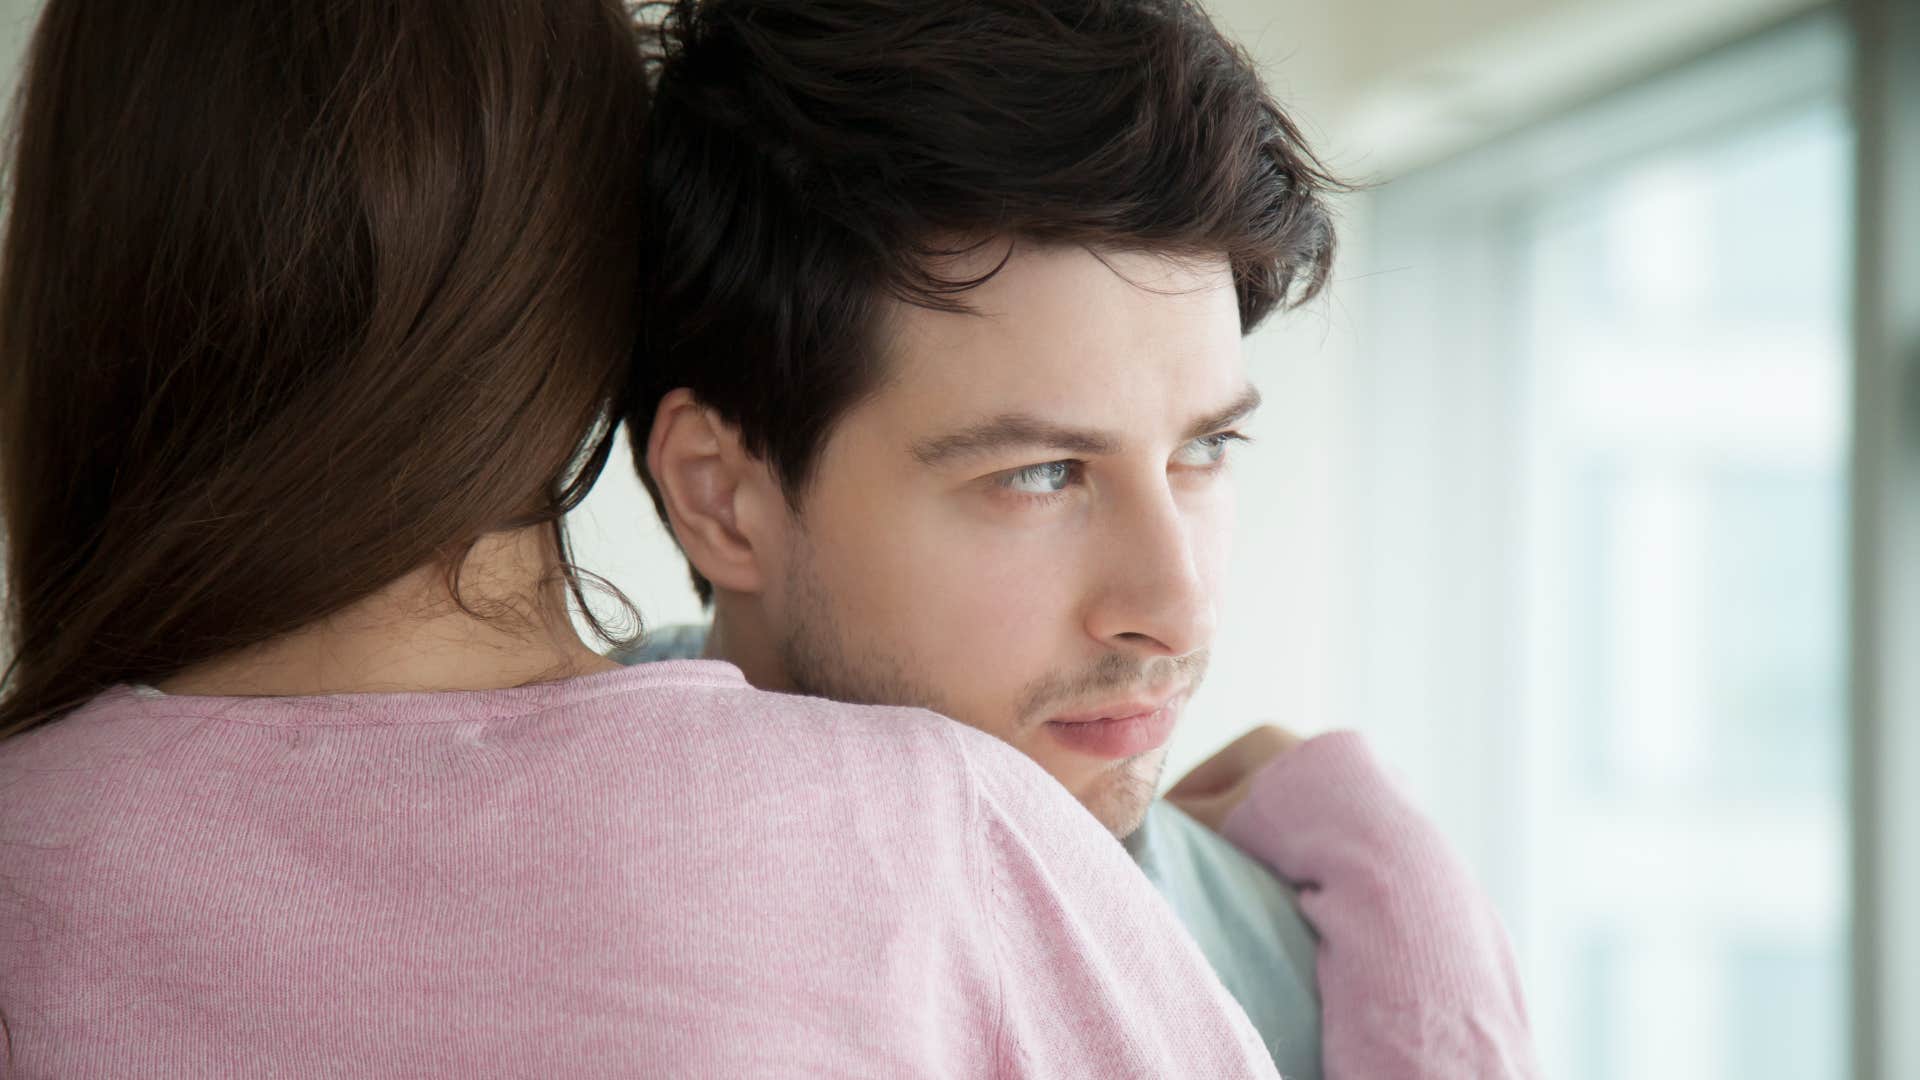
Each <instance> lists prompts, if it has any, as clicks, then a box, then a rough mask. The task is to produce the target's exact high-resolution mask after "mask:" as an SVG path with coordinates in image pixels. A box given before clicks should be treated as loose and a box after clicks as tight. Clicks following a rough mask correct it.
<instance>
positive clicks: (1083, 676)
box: [1019, 649, 1208, 719]
mask: <svg viewBox="0 0 1920 1080" xmlns="http://www.w3.org/2000/svg"><path fill="white" fill-rule="evenodd" d="M1207 659H1208V653H1207V650H1205V649H1201V650H1198V651H1196V652H1190V653H1187V654H1186V655H1184V656H1155V657H1149V658H1147V659H1145V660H1142V659H1141V658H1140V657H1137V656H1129V655H1127V654H1126V653H1122V652H1110V653H1108V654H1106V655H1105V656H1102V657H1101V658H1100V659H1099V660H1098V661H1097V662H1096V663H1095V664H1094V665H1093V666H1092V667H1091V668H1088V669H1086V670H1084V671H1080V672H1072V673H1061V674H1052V675H1048V676H1046V677H1044V678H1042V679H1041V680H1040V681H1039V682H1037V683H1035V684H1034V685H1033V686H1032V687H1030V688H1029V689H1028V690H1027V692H1026V693H1025V694H1023V695H1021V700H1020V712H1019V715H1020V716H1021V717H1023V718H1026V719H1034V718H1039V717H1043V716H1045V715H1047V714H1049V713H1054V712H1058V711H1060V710H1059V706H1061V705H1071V704H1073V703H1076V702H1081V701H1086V700H1088V699H1100V698H1112V697H1115V696H1117V695H1119V694H1122V693H1126V692H1130V691H1131V692H1138V693H1140V694H1142V695H1143V696H1152V697H1156V698H1157V697H1161V696H1170V695H1172V694H1175V693H1178V692H1180V691H1182V690H1187V689H1191V688H1192V687H1194V686H1197V685H1199V682H1200V677H1201V676H1202V675H1204V674H1205V673H1206V670H1207Z"/></svg>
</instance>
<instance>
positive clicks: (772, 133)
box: [625, 0, 1342, 599]
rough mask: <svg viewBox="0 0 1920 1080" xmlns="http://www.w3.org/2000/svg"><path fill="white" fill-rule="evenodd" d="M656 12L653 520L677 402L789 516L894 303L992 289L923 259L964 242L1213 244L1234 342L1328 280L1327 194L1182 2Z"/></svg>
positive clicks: (1230, 56)
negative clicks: (770, 474) (671, 400)
mask: <svg viewBox="0 0 1920 1080" xmlns="http://www.w3.org/2000/svg"><path fill="white" fill-rule="evenodd" d="M662 7H663V8H664V12H663V15H662V17H661V20H660V26H659V41H660V47H659V51H658V55H657V56H656V57H655V62H656V64H657V72H656V74H657V82H656V91H655V97H654V104H653V111H652V114H651V120H650V122H649V125H648V136H647V148H648V162H647V166H646V175H647V181H646V191H645V193H644V198H645V215H646V220H647V229H646V236H647V239H646V242H645V247H646V250H645V251H644V252H643V255H642V259H643V269H642V296H641V305H642V307H643V308H644V309H645V311H646V312H647V317H646V319H644V320H643V328H642V332H641V338H640V342H639V345H638V348H637V351H636V353H635V357H634V365H633V383H632V385H631V387H630V394H631V397H630V400H629V401H628V403H627V406H626V409H625V414H626V415H625V418H626V420H627V422H628V425H629V433H630V434H631V436H632V441H633V450H634V458H635V464H636V465H637V467H638V468H639V470H640V475H641V478H642V480H643V481H644V482H645V483H646V485H647V488H648V490H649V492H651V493H652V495H653V497H654V503H655V506H656V508H657V509H659V510H660V511H661V513H662V516H663V518H664V516H665V507H664V504H663V502H662V501H661V498H660V493H659V490H658V488H657V487H656V485H655V483H654V480H653V478H652V477H651V476H650V475H649V474H648V472H647V467H646V460H645V455H646V443H647V433H648V431H649V430H650V429H651V426H652V423H653V417H654V413H655V411H656V410H657V408H658V406H659V403H660V400H661V399H662V398H663V397H664V396H666V394H667V393H669V392H670V391H672V390H674V389H676V388H679V387H686V388H688V389H690V390H691V391H692V392H693V394H694V396H695V397H696V398H698V399H699V400H700V402H701V403H703V404H705V405H707V406H708V407H711V408H713V409H714V410H716V411H717V412H718V413H719V414H720V415H721V416H722V417H724V418H725V419H726V420H727V421H728V422H730V423H732V424H735V425H736V426H737V427H738V428H739V431H740V434H741V438H742V441H743V442H744V444H745V447H746V449H747V450H748V452H749V453H752V454H753V455H754V456H756V457H758V458H760V459H761V460H763V461H766V462H767V463H768V464H769V465H770V466H771V468H772V469H773V471H774V474H775V475H776V476H777V477H778V479H779V481H780V483H781V485H782V488H783V490H784V491H785V493H786V496H787V499H788V501H789V503H790V504H791V505H793V506H794V507H795V508H798V507H799V505H800V503H799V500H800V497H801V495H802V494H803V492H804V490H805V487H806V484H807V481H808V478H809V475H810V472H811V469H812V466H813V464H814V461H815V459H816V458H817V457H818V454H819V451H820V450H821V448H822V446H823V445H824V443H825V441H826V436H827V433H828V432H829V431H830V430H831V428H832V426H833V424H834V423H835V422H836V421H837V420H838V419H839V417H840V416H841V415H843V414H844V413H845V412H846V410H847V409H848V408H849V407H850V406H852V405H853V404H854V403H855V402H856V401H858V400H859V399H860V398H861V396H862V395H864V394H866V393H868V392H870V391H871V390H872V389H873V387H874V385H875V383H876V382H877V379H878V376H879V374H880V366H879V364H878V363H877V360H878V356H877V353H878V349H877V345H878V343H879V338H880V330H881V327H880V326H879V322H880V319H881V315H882V314H883V312H884V310H885V301H887V300H889V299H892V300H900V301H905V302H908V303H915V304H921V305H925V306H929V307H933V308H937V309H941V310H950V311H964V310H966V305H965V294H966V292H967V291H968V290H969V289H970V288H973V287H974V286H977V285H979V284H980V283H981V282H982V281H984V280H986V277H975V278H972V279H952V278H948V277H943V276H942V275H941V273H940V270H939V268H940V267H941V265H943V262H944V260H943V258H942V257H943V256H946V255H951V254H954V253H956V251H955V249H956V248H960V249H965V248H967V247H969V246H972V245H977V244H982V243H999V242H1004V241H1008V240H1011V241H1014V242H1023V241H1024V242H1031V243H1037V244H1046V245H1072V246H1079V247H1084V248H1087V249H1089V250H1091V251H1093V252H1095V253H1096V254H1097V253H1101V252H1116V251H1139V252H1152V253H1156V254H1163V255H1170V256H1198V257H1210V258H1219V257H1222V256H1224V257H1225V258H1226V260H1227V261H1228V263H1229V265H1230V266H1231V269H1232V272H1233V279H1234V285H1235V288H1236V290H1237V292H1238V296H1239V305H1240V321H1241V329H1242V332H1243V333H1244V332H1246V331H1250V330H1252V329H1253V328H1254V327H1255V326H1256V325H1258V324H1259V323H1260V321H1261V320H1262V319H1264V318H1265V317H1266V316H1267V315H1268V314H1269V313H1271V312H1272V311H1273V310H1274V309H1275V308H1279V307H1292V306H1296V305H1298V304H1301V303H1304V302H1305V301H1307V300H1308V299H1310V298H1312V297H1313V296H1314V295H1315V294H1317V293H1318V292H1319V291H1320V289H1321V288H1322V287H1323V286H1324V285H1325V284H1326V282H1327V278H1328V274H1329V272H1330V269H1331V264H1332V258H1333V249H1334V234H1333V228H1332V223H1331V218H1330V215H1329V212H1328V209H1327V206H1326V204H1325V199H1326V196H1327V194H1328V193H1329V192H1330V191H1332V190H1336V189H1338V188H1340V187H1341V186H1342V185H1340V184H1339V183H1338V182H1337V181H1335V180H1334V179H1333V178H1331V177H1330V176H1329V175H1328V174H1327V172H1326V170H1325V169H1324V168H1323V167H1322V166H1321V165H1320V163H1319V162H1318V161H1317V160H1316V159H1315V158H1314V156H1313V154H1312V152H1311V151H1310V150H1309V149H1308V148H1307V146H1306V144H1305V142H1304V140H1303V139H1302V138H1301V136H1300V132H1299V130H1298V129H1297V128H1296V127H1295V126H1294V124H1293V122H1292V121H1291V120H1289V119H1288V118H1287V116H1286V115H1285V114H1284V113H1282V112H1281V111H1280V109H1279V108H1278V106H1276V105H1275V103H1274V101H1273V99H1272V98H1271V97H1270V96H1269V95H1268V94H1267V91H1266V89H1265V88H1264V87H1263V86H1262V84H1261V81H1260V78H1259V75H1258V73H1257V72H1256V71H1255V69H1254V67H1253V65H1252V63H1251V62H1250V61H1249V60H1248V58H1247V56H1246V55H1245V53H1243V52H1242V51H1241V50H1240V49H1239V48H1237V47H1236V46H1234V45H1233V44H1232V43H1231V42H1229V41H1228V40H1227V39H1226V38H1225V37H1223V36H1222V35H1221V34H1220V32H1219V31H1218V30H1217V29H1216V28H1215V27H1214V26H1213V24H1212V23H1211V22H1210V21H1209V20H1208V18H1207V17H1206V15H1205V14H1204V13H1202V12H1201V11H1200V10H1199V9H1198V8H1197V7H1195V6H1194V5H1193V4H1191V3H1188V2H1186V0H676V2H673V3H671V4H666V5H662ZM987 277H991V274H989V275H987ZM694 581H695V585H696V587H697V588H699V590H700V594H701V597H702V599H710V598H711V587H710V586H709V585H708V583H707V582H705V581H703V580H701V579H700V577H699V575H698V573H697V572H696V573H695V575H694Z"/></svg>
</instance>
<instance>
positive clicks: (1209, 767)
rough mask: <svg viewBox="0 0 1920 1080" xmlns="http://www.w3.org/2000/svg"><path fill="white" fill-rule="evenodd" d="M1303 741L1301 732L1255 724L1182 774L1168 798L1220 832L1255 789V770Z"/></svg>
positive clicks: (1195, 818) (1270, 725)
mask: <svg viewBox="0 0 1920 1080" xmlns="http://www.w3.org/2000/svg"><path fill="white" fill-rule="evenodd" d="M1300 741H1301V740H1300V737H1299V736H1297V735H1295V734H1293V733H1292V732H1289V731H1286V730H1285V729H1282V728H1278V727H1275V726H1273V725H1272V724H1265V725H1262V726H1260V727H1257V728H1254V729H1253V730H1252V731H1249V732H1247V733H1246V734H1245V735H1242V736H1240V737H1239V738H1238V739H1235V740H1234V741H1232V742H1231V743H1228V744H1227V746H1226V748H1225V749H1223V750H1221V751H1220V752H1219V753H1217V754H1215V755H1213V756H1212V757H1210V758H1208V759H1207V760H1205V761H1203V762H1201V763H1200V764H1199V765H1198V766H1196V767H1195V768H1194V770H1193V771H1192V772H1190V773H1188V774H1187V775H1186V776H1185V777H1183V778H1181V780H1180V782H1179V783H1177V784H1175V785H1173V787H1172V788H1171V789H1169V790H1168V791H1167V801H1168V802H1170V803H1172V804H1173V805H1175V806H1177V807H1179V808H1180V809H1182V810H1185V811H1186V812H1187V813H1188V814H1190V815H1192V817H1193V818H1194V820H1196V821H1198V822H1200V823H1201V824H1202V825H1205V826H1206V827H1207V828H1209V829H1212V830H1213V831H1214V832H1219V831H1220V826H1221V825H1222V824H1223V823H1225V821H1226V820H1227V815H1228V814H1230V813H1232V812H1233V808H1234V807H1236V806H1239V805H1240V800H1242V799H1244V798H1246V797H1247V792H1248V791H1250V790H1252V788H1253V777H1254V774H1255V773H1258V772H1259V771H1260V770H1261V769H1263V768H1265V767H1266V766H1267V764H1268V763H1269V762H1271V761H1273V760H1274V759H1275V758H1277V757H1279V756H1280V755H1281V754H1284V753H1286V752H1287V751H1289V750H1291V749H1293V748H1294V747H1296V746H1298V745H1300Z"/></svg>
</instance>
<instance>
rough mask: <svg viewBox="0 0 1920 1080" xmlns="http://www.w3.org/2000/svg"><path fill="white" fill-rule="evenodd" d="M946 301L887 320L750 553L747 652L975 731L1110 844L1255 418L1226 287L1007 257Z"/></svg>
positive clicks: (1141, 262)
mask: <svg viewBox="0 0 1920 1080" xmlns="http://www.w3.org/2000/svg"><path fill="white" fill-rule="evenodd" d="M999 253H1000V249H996V250H993V251H988V252H984V253H982V255H981V258H982V259H984V260H986V262H985V263H984V264H983V266H985V267H990V266H991V265H992V262H993V261H996V260H997V258H998V255H999ZM1103 260H1104V261H1103ZM970 269H974V270H977V269H979V268H976V267H968V266H961V267H959V268H958V271H959V272H960V273H966V272H967V271H968V270H970ZM967 299H968V303H969V304H970V305H971V306H972V307H973V309H974V310H973V312H972V313H969V314H948V313H940V312H933V311H928V310H926V309H924V308H919V307H913V306H909V305H900V306H898V307H897V308H896V309H895V310H894V311H893V313H892V318H891V319H890V323H889V329H888V332H887V335H886V340H885V344H884V347H883V357H884V364H885V374H884V376H883V378H882V379H881V381H880V385H879V387H878V389H877V391H876V392H875V393H874V394H873V395H872V396H870V397H869V398H867V399H865V400H863V401H861V402H860V403H858V404H857V405H855V406H854V407H853V408H852V409H851V410H849V411H848V412H847V413H846V414H845V415H844V417H843V418H842V419H841V420H840V421H839V423H838V425H837V426H836V427H835V428H834V430H833V432H832V434H831V436H830V437H829V439H828V441H827V443H826V445H825V446H824V448H823V449H822V452H821V457H820V459H819V462H818V468H817V471H816V472H815V474H814V476H813V479H812V482H811V484H810V485H809V487H808V488H807V490H806V492H805V495H804V499H803V501H802V509H801V512H800V514H799V516H797V517H795V518H792V519H790V520H789V522H788V533H787V541H788V542H787V543H786V544H784V545H780V546H781V547H783V548H784V550H781V551H777V552H773V553H770V565H769V566H768V567H767V569H768V580H769V581H770V582H771V583H772V584H771V585H770V586H769V588H768V589H767V591H766V593H765V594H764V595H763V596H762V597H760V602H761V608H762V611H761V615H762V617H764V618H765V619H766V620H767V621H768V624H769V625H768V627H767V637H768V638H769V639H770V640H772V641H773V642H776V643H777V645H778V654H779V658H780V663H781V664H782V665H783V666H784V667H785V669H786V670H785V672H784V675H785V676H786V678H787V679H788V680H789V681H790V682H791V683H792V685H793V686H794V688H796V689H799V690H803V691H806V692H809V693H814V694H819V695H822V696H826V697H832V698H837V699H840V700H845V701H858V702H871V703H882V704H895V705H918V706H923V707H926V708H930V709H934V710H936V711H939V712H942V713H945V714H947V715H948V716H951V717H954V718H955V719H957V720H960V721H962V722H964V723H967V724H970V725H972V726H974V727H977V728H980V729H982V730H984V731H987V732H989V733H991V734H993V735H996V736H998V737H1000V738H1001V739H1004V740H1005V741H1007V742H1008V743H1011V744H1012V745H1014V746H1015V747H1018V748H1019V749H1021V750H1022V751H1024V752H1025V753H1026V754H1027V755H1028V756H1030V757H1032V758H1033V759H1034V760H1035V761H1037V762H1039V763H1040V764H1041V765H1042V766H1043V767H1044V768H1045V769H1046V770H1047V771H1048V772H1049V773H1051V774H1053V776H1054V777H1056V778H1057V779H1059V780H1060V782H1061V783H1063V784H1065V785H1066V787H1067V788H1068V790H1070V791H1072V792H1073V793H1074V795H1075V796H1076V797H1078V798H1079V799H1080V801H1081V802H1082V803H1083V804H1085V805H1086V806H1087V808H1088V809H1089V810H1091V811H1092V812H1093V814H1094V815H1095V817H1097V818H1098V819H1099V820H1100V821H1101V823H1102V824H1104V825H1106V826H1107V827H1108V828H1109V829H1110V830H1112V831H1113V832H1114V833H1116V834H1118V835H1125V834H1127V833H1129V832H1131V831H1132V830H1133V829H1135V828H1136V827H1138V825H1139V823H1140V820H1141V817H1142V815H1144V814H1145V812H1146V806H1147V803H1148V802H1149V801H1150V800H1151V799H1152V797H1153V793H1154V789H1155V786H1156V782H1157V780H1158V778H1159V775H1160V770H1161V767H1162V763H1163V760H1164V756H1165V750H1164V746H1165V743H1166V740H1167V737H1168V735H1169V734H1170V733H1171V731H1172V728H1173V725H1174V723H1175V721H1176V720H1177V719H1178V717H1179V714H1180V711H1181V708H1182V706H1183V705H1184V704H1185V702H1186V700H1187V697H1188V695H1189V694H1190V693H1191V691H1192V689H1193V688H1194V686H1195V685H1196V684H1197V682H1198V680H1199V678H1200V676H1201V673H1202V671H1203V669H1204V667H1205V665H1206V655H1207V647H1208V644H1209V641H1210V640H1211V638H1212V635H1213V631H1214V602H1215V591H1216V586H1217V582H1218V580H1219V575H1220V571H1221V570H1222V568H1223V567H1224V566H1225V563H1226V557H1227V547H1228V544H1229V541H1230V534H1231V531H1232V523H1233V510H1234V503H1233V494H1232V487H1231V484H1230V483H1229V481H1228V478H1227V476H1226V473H1225V461H1226V460H1227V459H1228V458H1230V457H1231V456H1232V453H1233V450H1234V447H1233V446H1232V443H1233V442H1234V441H1235V439H1236V434H1235V428H1236V425H1238V424H1239V423H1241V422H1242V421H1243V420H1244V419H1245V417H1246V414H1247V413H1248V412H1249V411H1250V410H1251V408H1252V406H1253V404H1254V400H1255V398H1254V395H1253V392H1252V390H1251V388H1250V387H1249V385H1248V383H1247V381H1246V376H1245V373H1244V370H1243V362H1242V359H1241V353H1240V322H1239V315H1238V309H1237V307H1236V303H1235V297H1234V291H1233V286H1232V279H1231V276H1230V275H1229V273H1228V271H1227V268H1226V265H1225V262H1224V260H1222V261H1217V262H1197V261H1173V260H1168V259H1165V258H1160V257H1156V256H1148V255H1130V254H1117V255H1116V254H1107V255H1103V256H1101V257H1099V258H1096V257H1095V256H1094V255H1092V254H1090V253H1088V252H1087V251H1084V250H1081V249H1074V248H1063V247H1062V248H1045V249H1035V248H1031V247H1027V246H1021V247H1019V248H1018V249H1016V253H1015V255H1014V257H1013V258H1012V260H1011V261H1010V262H1008V263H1007V265H1006V266H1005V268H1004V269H1003V270H1001V272H1000V273H999V274H998V276H996V277H994V278H993V279H992V280H991V281H990V282H988V283H987V284H985V285H983V286H981V287H980V288H978V289H976V290H974V291H973V292H971V293H969V294H968V298H967Z"/></svg>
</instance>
